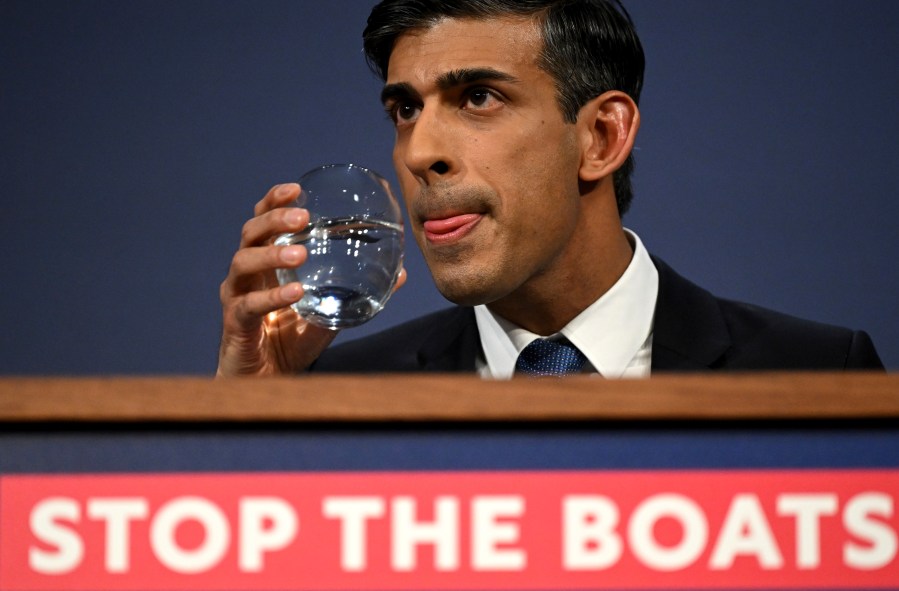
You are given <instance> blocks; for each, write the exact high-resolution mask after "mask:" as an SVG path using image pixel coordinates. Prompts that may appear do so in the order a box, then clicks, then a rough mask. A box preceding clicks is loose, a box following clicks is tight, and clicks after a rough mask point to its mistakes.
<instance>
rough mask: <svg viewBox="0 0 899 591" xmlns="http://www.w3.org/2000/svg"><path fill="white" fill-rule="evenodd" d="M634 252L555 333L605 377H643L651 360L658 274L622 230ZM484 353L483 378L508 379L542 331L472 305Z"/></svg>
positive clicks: (631, 235)
mask: <svg viewBox="0 0 899 591" xmlns="http://www.w3.org/2000/svg"><path fill="white" fill-rule="evenodd" d="M625 233H626V234H627V236H628V239H629V240H630V242H631V244H632V245H633V247H634V255H633V257H632V258H631V262H630V264H629V265H628V267H627V269H626V270H625V271H624V274H623V275H622V276H621V277H620V278H619V279H618V281H617V282H616V283H615V285H613V286H612V287H611V288H610V289H609V290H608V291H607V292H606V293H604V294H603V295H602V296H601V297H600V298H599V299H598V300H596V301H595V302H593V303H592V304H590V306H589V307H588V308H587V309H586V310H584V311H583V312H581V313H580V314H578V315H577V316H576V317H575V318H574V319H573V320H572V321H571V322H569V323H568V324H567V325H565V327H563V328H562V330H560V331H559V332H558V333H556V334H555V335H543V336H546V337H548V338H554V337H555V338H561V337H564V338H566V339H568V340H569V341H571V343H572V344H574V346H576V347H577V348H578V349H580V351H581V352H582V353H583V354H584V355H585V356H586V357H587V363H586V365H585V367H584V371H585V372H598V373H599V374H600V375H602V376H604V377H607V378H622V377H625V378H630V377H647V376H649V372H650V365H651V362H652V326H653V315H654V313H655V307H656V298H657V296H658V292H659V273H658V271H657V270H656V268H655V265H653V264H652V260H651V259H650V258H649V253H648V252H646V248H645V247H644V246H643V243H642V242H641V241H640V238H639V237H638V236H637V235H636V234H634V233H633V232H631V231H630V230H627V229H626V230H625ZM474 312H475V319H476V320H477V323H478V332H479V333H480V337H481V349H482V350H483V356H481V357H480V359H478V362H477V368H478V372H479V373H480V375H481V376H482V377H485V378H494V379H508V378H511V377H512V374H513V373H515V361H516V360H517V359H518V354H519V353H520V352H521V350H522V349H524V348H525V347H526V346H528V345H529V344H530V343H531V341H533V340H534V339H537V338H540V336H541V335H537V334H534V333H532V332H530V331H527V330H525V329H523V328H521V327H519V326H516V325H515V324H512V323H511V322H509V321H508V320H506V319H504V318H501V317H499V316H497V315H496V314H494V313H493V312H491V311H490V310H489V309H488V308H487V306H475V309H474Z"/></svg>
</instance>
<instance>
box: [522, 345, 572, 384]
mask: <svg viewBox="0 0 899 591" xmlns="http://www.w3.org/2000/svg"><path fill="white" fill-rule="evenodd" d="M586 361H587V358H586V357H584V354H583V353H581V352H580V351H579V350H578V348H577V347H575V346H574V345H572V344H571V343H569V342H568V341H551V340H549V339H537V340H536V341H533V342H532V343H531V344H530V345H528V346H527V347H525V348H524V349H523V350H522V351H521V353H519V354H518V361H516V362H515V373H520V374H524V375H529V376H564V375H566V374H571V373H578V372H580V371H581V368H582V367H584V363H585V362H586Z"/></svg>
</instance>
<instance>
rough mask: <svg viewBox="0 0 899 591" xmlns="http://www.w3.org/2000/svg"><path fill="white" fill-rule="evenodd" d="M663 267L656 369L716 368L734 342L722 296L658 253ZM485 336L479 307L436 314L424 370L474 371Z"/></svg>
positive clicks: (422, 359)
mask: <svg viewBox="0 0 899 591" xmlns="http://www.w3.org/2000/svg"><path fill="white" fill-rule="evenodd" d="M652 260H653V263H654V264H655V266H656V268H657V269H658V271H659V295H658V299H657V301H656V310H655V319H654V325H653V342H652V370H653V371H702V370H708V369H714V368H715V367H717V366H718V365H719V364H720V363H721V362H722V358H723V356H724V354H725V352H726V351H727V350H728V349H729V348H730V346H731V338H730V333H729V331H728V329H727V324H726V323H725V321H724V317H723V315H722V314H721V309H720V308H719V306H718V301H717V299H716V298H715V297H714V296H713V295H712V294H710V293H709V292H708V291H706V290H704V289H702V288H701V287H699V286H697V285H695V284H694V283H691V282H690V281H688V280H687V279H684V278H683V277H681V276H680V275H678V274H677V273H676V272H675V271H674V270H673V269H672V268H671V267H669V266H668V265H667V264H666V263H665V262H663V261H662V260H660V259H658V258H655V257H653V259H652ZM480 349H481V341H480V337H479V336H478V327H477V321H476V320H475V316H474V310H473V309H472V308H469V307H458V306H457V307H455V308H451V309H449V310H447V311H446V314H441V315H440V316H438V317H437V318H435V320H434V323H433V325H432V326H431V328H430V331H429V334H428V335H427V338H426V339H425V341H424V345H422V347H421V348H420V349H419V351H418V364H419V367H421V369H422V370H423V371H435V372H473V371H475V369H476V367H475V362H476V359H477V356H478V352H479V351H480Z"/></svg>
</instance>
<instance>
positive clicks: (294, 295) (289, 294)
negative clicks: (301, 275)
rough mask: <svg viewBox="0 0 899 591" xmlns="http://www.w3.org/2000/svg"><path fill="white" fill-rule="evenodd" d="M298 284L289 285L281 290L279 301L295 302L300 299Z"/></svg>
mask: <svg viewBox="0 0 899 591" xmlns="http://www.w3.org/2000/svg"><path fill="white" fill-rule="evenodd" d="M300 293H301V292H300V284H299V283H290V284H288V285H285V286H284V287H282V288H281V299H283V300H285V301H296V300H298V299H300Z"/></svg>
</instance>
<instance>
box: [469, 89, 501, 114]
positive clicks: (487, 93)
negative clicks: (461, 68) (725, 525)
mask: <svg viewBox="0 0 899 591" xmlns="http://www.w3.org/2000/svg"><path fill="white" fill-rule="evenodd" d="M502 104H503V102H502V100H501V99H500V97H499V96H498V95H497V94H496V92H495V91H493V90H491V89H489V88H485V87H483V86H476V87H474V88H472V89H470V90H469V91H467V92H466V93H465V102H464V104H463V108H464V109H466V110H468V111H488V110H493V109H496V108H499V107H501V106H502Z"/></svg>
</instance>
